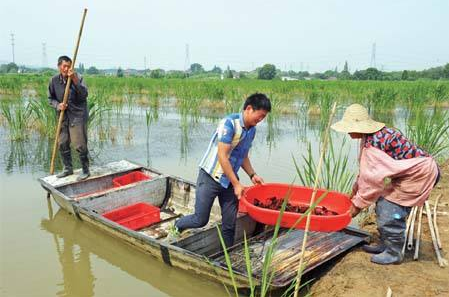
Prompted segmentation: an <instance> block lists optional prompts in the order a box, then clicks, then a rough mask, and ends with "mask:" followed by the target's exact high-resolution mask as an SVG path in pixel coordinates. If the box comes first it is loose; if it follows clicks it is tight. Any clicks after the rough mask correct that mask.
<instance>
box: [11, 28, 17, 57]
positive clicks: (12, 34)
mask: <svg viewBox="0 0 449 297" xmlns="http://www.w3.org/2000/svg"><path fill="white" fill-rule="evenodd" d="M11 48H12V62H13V63H16V58H15V56H14V33H11Z"/></svg>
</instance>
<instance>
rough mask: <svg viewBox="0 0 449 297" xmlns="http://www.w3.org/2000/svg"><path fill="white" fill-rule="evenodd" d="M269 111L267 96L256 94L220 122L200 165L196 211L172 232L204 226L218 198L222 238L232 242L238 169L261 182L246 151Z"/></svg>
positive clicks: (238, 193)
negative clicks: (241, 109) (238, 110)
mask: <svg viewBox="0 0 449 297" xmlns="http://www.w3.org/2000/svg"><path fill="white" fill-rule="evenodd" d="M270 111H271V103H270V100H269V99H268V97H267V96H266V95H264V94H259V93H256V94H253V95H251V96H249V97H248V98H247V99H246V101H245V104H244V105H243V111H242V112H241V113H235V114H230V115H228V116H226V117H225V118H224V119H222V120H221V121H220V123H219V125H218V128H217V130H216V131H215V133H214V134H213V136H212V139H211V141H210V144H209V147H208V148H207V151H206V153H205V155H204V157H203V159H202V160H201V162H200V165H199V167H200V170H199V174H198V180H197V188H196V200H195V213H194V214H192V215H188V216H185V217H182V218H180V219H179V220H178V221H176V223H175V229H176V231H175V232H182V231H184V230H186V229H189V228H200V227H203V226H205V225H206V224H207V223H208V222H209V216H210V212H211V208H212V204H213V202H214V200H215V197H218V201H219V203H220V207H221V216H222V234H223V239H224V242H225V244H226V246H227V247H229V246H232V245H233V243H234V234H235V225H236V219H237V212H238V204H239V203H238V201H239V199H240V197H241V196H242V192H243V189H244V186H243V185H242V184H241V182H240V180H239V177H238V175H237V172H238V171H239V169H240V167H242V168H243V170H245V172H246V173H247V174H248V176H249V177H250V179H251V181H252V183H253V184H262V183H263V179H262V178H261V177H260V176H258V175H257V174H256V172H255V171H254V169H253V167H252V165H251V162H250V160H249V157H248V152H249V149H250V148H251V144H252V142H253V140H254V137H255V135H256V125H257V124H258V123H260V122H261V121H262V120H263V119H264V118H265V117H266V116H267V114H268V113H269V112H270Z"/></svg>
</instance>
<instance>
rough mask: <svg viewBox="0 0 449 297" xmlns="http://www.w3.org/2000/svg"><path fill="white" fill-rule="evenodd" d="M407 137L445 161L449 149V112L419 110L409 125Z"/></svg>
mask: <svg viewBox="0 0 449 297" xmlns="http://www.w3.org/2000/svg"><path fill="white" fill-rule="evenodd" d="M406 135H407V137H408V138H409V139H410V140H412V141H413V142H414V143H416V144H417V145H418V146H420V147H421V148H423V149H424V150H425V151H427V152H428V153H430V154H431V155H432V156H434V157H435V158H437V159H440V158H441V159H443V160H444V159H445V158H447V153H448V149H449V113H448V111H438V110H435V111H433V112H432V111H428V110H425V109H418V110H417V111H416V112H415V113H414V116H413V117H411V118H410V119H409V122H408V123H407V127H406Z"/></svg>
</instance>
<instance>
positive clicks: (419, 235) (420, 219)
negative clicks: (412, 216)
mask: <svg viewBox="0 0 449 297" xmlns="http://www.w3.org/2000/svg"><path fill="white" fill-rule="evenodd" d="M423 209H424V206H420V207H419V215H418V231H417V234H416V246H415V254H414V255H413V260H418V258H419V246H420V243H421V230H422V213H423Z"/></svg>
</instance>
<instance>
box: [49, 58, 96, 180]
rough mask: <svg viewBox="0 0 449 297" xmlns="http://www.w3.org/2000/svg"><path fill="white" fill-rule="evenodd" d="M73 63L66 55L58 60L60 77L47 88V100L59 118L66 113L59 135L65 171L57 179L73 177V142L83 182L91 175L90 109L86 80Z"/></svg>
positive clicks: (55, 77) (53, 80)
mask: <svg viewBox="0 0 449 297" xmlns="http://www.w3.org/2000/svg"><path fill="white" fill-rule="evenodd" d="M71 65H72V60H71V59H70V58H69V57H67V56H61V57H59V58H58V69H59V74H58V75H55V76H54V77H52V78H51V81H50V84H49V86H48V93H49V96H48V99H49V102H50V105H51V106H52V107H53V108H55V109H56V114H57V117H58V118H59V113H60V111H61V110H65V112H64V119H63V121H62V125H61V132H60V134H59V142H58V145H59V152H60V154H61V158H62V163H63V164H64V170H63V171H62V172H61V173H60V174H58V175H57V177H58V178H62V177H66V176H68V175H71V174H73V166H72V155H71V151H70V143H73V146H74V147H75V150H76V151H77V152H78V154H79V158H80V161H81V166H82V169H83V171H82V173H81V174H80V176H78V178H77V179H78V180H84V179H86V178H88V177H89V176H90V172H89V151H88V149H87V119H88V117H89V111H88V108H87V94H88V93H87V87H86V85H85V84H84V82H83V78H82V77H81V76H80V75H79V74H77V73H75V72H74V71H73V70H72V69H71ZM69 77H70V78H71V80H72V83H71V85H70V93H69V97H68V101H67V103H68V104H65V105H64V104H63V103H62V102H63V98H64V91H65V87H66V84H67V79H68V78H69Z"/></svg>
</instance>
